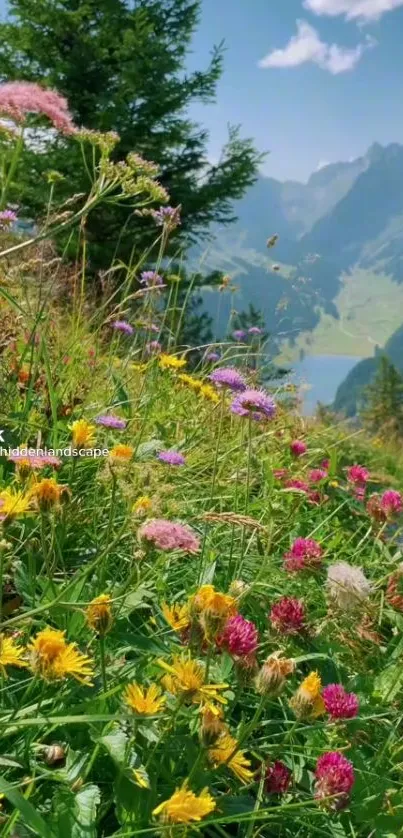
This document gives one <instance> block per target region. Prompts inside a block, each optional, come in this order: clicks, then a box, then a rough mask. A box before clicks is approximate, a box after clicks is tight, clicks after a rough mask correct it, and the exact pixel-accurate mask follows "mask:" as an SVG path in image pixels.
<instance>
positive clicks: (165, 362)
mask: <svg viewBox="0 0 403 838" xmlns="http://www.w3.org/2000/svg"><path fill="white" fill-rule="evenodd" d="M186 363H187V361H186V360H185V358H177V357H176V355H167V354H166V353H165V352H162V353H161V355H160V357H159V360H158V366H159V367H160V369H162V370H181V369H182V367H186Z"/></svg>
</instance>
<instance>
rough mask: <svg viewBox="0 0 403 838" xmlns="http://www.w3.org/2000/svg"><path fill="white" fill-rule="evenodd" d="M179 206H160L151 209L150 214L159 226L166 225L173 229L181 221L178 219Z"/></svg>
mask: <svg viewBox="0 0 403 838" xmlns="http://www.w3.org/2000/svg"><path fill="white" fill-rule="evenodd" d="M180 211H181V208H180V207H160V208H159V209H157V210H151V216H152V218H153V219H154V221H155V223H156V224H157V225H158V226H159V227H163V226H164V225H165V227H168V228H169V229H170V230H174V229H175V227H178V226H179V224H180V223H181V221H180Z"/></svg>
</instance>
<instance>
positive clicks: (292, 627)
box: [269, 596, 305, 634]
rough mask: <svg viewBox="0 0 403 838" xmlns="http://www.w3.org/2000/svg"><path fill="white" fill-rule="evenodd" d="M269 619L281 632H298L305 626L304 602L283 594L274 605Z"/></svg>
mask: <svg viewBox="0 0 403 838" xmlns="http://www.w3.org/2000/svg"><path fill="white" fill-rule="evenodd" d="M269 620H270V622H271V624H272V626H273V628H275V629H276V631H278V632H280V634H298V633H299V632H301V631H303V630H304V628H305V608H304V604H303V602H301V600H299V599H295V598H294V597H289V596H283V597H281V599H279V600H278V602H275V603H274V605H273V606H272V609H271V611H270V615H269Z"/></svg>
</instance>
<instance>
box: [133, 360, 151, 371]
mask: <svg viewBox="0 0 403 838" xmlns="http://www.w3.org/2000/svg"><path fill="white" fill-rule="evenodd" d="M147 367H148V364H141V363H140V362H139V361H132V362H131V364H130V369H131V370H133V371H134V372H145V371H146V369H147Z"/></svg>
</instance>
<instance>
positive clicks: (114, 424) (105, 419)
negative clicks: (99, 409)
mask: <svg viewBox="0 0 403 838" xmlns="http://www.w3.org/2000/svg"><path fill="white" fill-rule="evenodd" d="M95 424H96V425H103V426H104V428H114V429H115V430H116V431H124V429H125V427H126V425H127V422H126V420H125V419H120V418H119V416H114V415H113V414H112V413H108V414H105V415H104V416H97V418H96V419H95Z"/></svg>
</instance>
